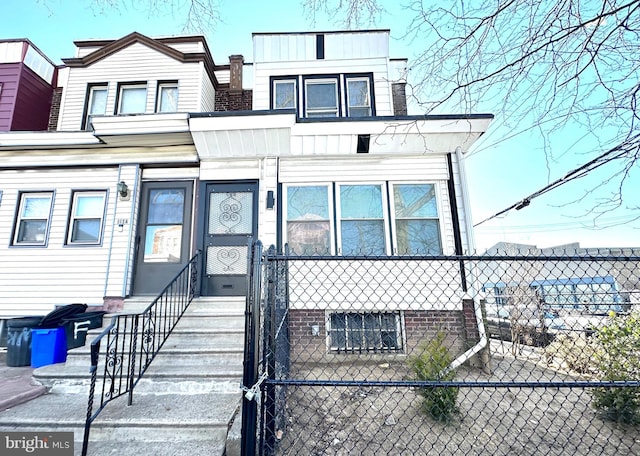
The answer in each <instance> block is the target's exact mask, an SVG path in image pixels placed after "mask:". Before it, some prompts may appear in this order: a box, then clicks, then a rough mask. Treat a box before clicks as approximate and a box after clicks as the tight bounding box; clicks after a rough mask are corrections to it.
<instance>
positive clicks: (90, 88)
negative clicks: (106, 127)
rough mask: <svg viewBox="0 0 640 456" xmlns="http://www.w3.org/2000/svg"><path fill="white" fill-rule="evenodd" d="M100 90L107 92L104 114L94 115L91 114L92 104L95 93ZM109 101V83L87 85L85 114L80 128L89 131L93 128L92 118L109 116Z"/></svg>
mask: <svg viewBox="0 0 640 456" xmlns="http://www.w3.org/2000/svg"><path fill="white" fill-rule="evenodd" d="M98 90H99V91H105V92H106V101H105V106H104V112H103V113H101V114H93V113H91V104H92V101H93V99H94V93H95V92H96V91H98ZM108 99H109V83H107V82H95V83H90V84H87V93H86V95H85V101H84V113H83V115H82V125H81V126H80V127H81V130H89V129H90V128H91V117H93V116H104V115H106V114H107V105H108V103H107V102H108Z"/></svg>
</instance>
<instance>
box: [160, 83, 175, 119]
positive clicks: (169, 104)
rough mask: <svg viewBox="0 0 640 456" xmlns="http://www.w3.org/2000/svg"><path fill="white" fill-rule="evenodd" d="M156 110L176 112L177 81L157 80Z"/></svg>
mask: <svg viewBox="0 0 640 456" xmlns="http://www.w3.org/2000/svg"><path fill="white" fill-rule="evenodd" d="M156 112H178V82H177V81H171V82H159V83H158V100H157V103H156Z"/></svg>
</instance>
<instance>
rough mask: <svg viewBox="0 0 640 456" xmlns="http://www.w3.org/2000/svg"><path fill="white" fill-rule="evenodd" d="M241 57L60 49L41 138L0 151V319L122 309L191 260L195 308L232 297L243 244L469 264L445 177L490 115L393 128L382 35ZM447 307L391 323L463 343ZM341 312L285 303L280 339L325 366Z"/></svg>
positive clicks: (262, 45) (148, 48) (401, 107)
mask: <svg viewBox="0 0 640 456" xmlns="http://www.w3.org/2000/svg"><path fill="white" fill-rule="evenodd" d="M253 43H254V61H253V62H251V63H246V62H244V59H243V57H242V56H238V55H233V56H231V57H230V58H229V63H228V64H224V65H219V64H216V63H214V62H213V59H212V57H211V53H210V52H209V48H208V45H207V43H206V41H205V39H204V38H203V37H200V36H186V37H168V38H156V39H154V38H149V37H146V36H144V35H141V34H138V33H132V34H130V35H127V36H125V37H123V38H121V39H117V40H90V41H78V42H76V43H75V44H76V46H77V54H76V56H75V57H73V58H68V59H63V62H64V66H63V68H61V69H60V71H59V83H58V85H57V87H56V94H57V95H58V96H59V97H58V98H56V101H55V102H54V105H55V106H58V104H57V103H58V100H59V110H58V111H56V110H55V109H54V110H53V112H52V115H51V119H52V121H53V120H55V119H57V125H56V129H55V130H56V131H49V132H47V131H41V132H32V133H28V134H27V133H25V134H23V135H18V136H14V135H12V136H8V135H6V134H0V182H1V188H0V190H1V191H3V193H4V195H3V199H2V203H1V205H0V255H2V256H3V257H5V258H11V260H10V261H2V262H0V289H2V294H1V295H0V318H2V317H6V316H12V315H13V316H18V315H30V314H34V313H45V312H47V311H49V310H50V309H51V308H52V307H53V306H55V305H59V304H66V303H69V302H87V303H88V304H90V305H95V306H102V305H105V306H106V307H108V308H110V309H121V308H123V306H125V309H126V304H125V299H126V298H127V297H130V296H145V295H148V296H152V295H154V294H155V293H157V292H158V291H160V290H161V289H162V288H163V287H164V286H165V285H166V284H167V282H168V281H169V280H170V278H171V277H172V276H173V275H174V274H175V273H176V271H178V270H179V269H180V268H181V267H182V266H183V265H184V264H185V262H187V261H188V260H189V258H191V257H192V255H193V254H194V252H195V251H196V250H198V249H200V250H202V251H203V255H204V264H203V267H202V268H201V269H202V274H201V277H200V279H201V280H200V283H201V287H200V290H199V291H200V293H201V294H202V295H213V296H225V295H244V294H245V293H246V274H247V262H246V258H247V252H248V248H249V245H250V243H251V241H252V240H255V239H260V240H261V241H262V242H263V243H264V244H265V245H271V244H273V245H276V246H277V247H278V248H280V249H282V248H283V246H284V245H285V244H287V245H288V246H289V247H290V248H291V249H292V250H293V251H294V252H299V253H302V252H304V251H309V250H310V249H311V250H315V251H322V252H325V253H328V254H330V255H342V256H349V255H352V254H354V253H362V252H366V253H371V254H374V255H390V254H398V253H400V254H402V253H403V252H407V251H411V252H415V253H422V254H454V253H461V252H463V251H470V250H473V245H472V240H471V235H470V230H471V226H470V217H469V215H468V199H467V195H466V194H465V192H466V189H465V185H466V184H465V177H464V169H463V166H462V164H461V160H460V159H461V157H462V154H463V153H464V152H465V151H467V150H468V149H469V147H471V145H472V144H473V143H474V142H475V141H476V140H477V139H478V137H479V136H480V135H482V134H483V133H484V132H485V130H486V129H487V127H488V125H489V123H490V122H491V120H492V118H493V116H492V115H490V114H477V115H458V114H452V115H427V116H409V115H407V101H406V95H405V90H404V86H405V84H406V81H405V74H406V71H407V61H406V59H391V58H390V56H389V31H388V30H370V31H345V32H324V33H317V32H304V33H258V34H254V35H253ZM60 91H61V93H60ZM46 128H47V127H46V125H45V126H43V127H42V130H46ZM365 201H366V202H367V204H362V203H363V202H365ZM408 225H411V226H416V227H419V229H418V230H417V231H416V230H415V229H411V230H409V229H407V228H406V227H407V226H408ZM363 230H364V231H363ZM362 232H366V236H361V235H359V234H358V233H362ZM416 232H418V233H419V234H417V235H416V234H415V233H416ZM168 233H170V236H168ZM168 241H170V242H171V246H170V251H169V250H167V252H163V251H162V248H161V246H162V245H166V244H167V242H168ZM176 242H177V243H178V245H174V244H175V243H176ZM167 249H169V247H167ZM165 253H167V254H166V255H165ZM334 285H335V286H339V283H338V284H334ZM428 288H429V287H426V289H425V291H424V293H428ZM455 296H458V297H455ZM451 297H454V298H455V299H450V300H448V302H447V303H444V304H443V303H436V302H434V301H433V298H429V299H425V300H423V301H422V302H421V306H420V307H419V308H414V307H411V305H408V306H407V307H404V308H402V309H400V308H398V310H397V313H395V314H394V315H399V316H400V317H401V318H399V319H398V320H397V322H396V323H397V324H403V325H406V327H407V328H406V330H407V331H414V330H415V331H414V332H421V331H423V330H424V328H425V327H426V326H429V324H432V323H433V324H436V326H437V325H438V322H444V323H445V324H446V325H447V327H450V328H451V329H452V331H454V330H455V331H458V332H460V333H462V332H464V331H465V325H466V326H469V325H468V324H467V322H466V320H465V318H464V315H465V312H466V313H469V312H472V313H471V315H473V303H471V304H470V307H469V306H468V307H469V309H470V310H469V309H466V311H465V312H463V304H462V299H461V298H459V294H456V293H452V295H451ZM380 304H381V305H382V304H385V303H380ZM387 304H388V303H387ZM340 306H341V304H340V303H339V302H332V303H331V305H329V303H327V306H326V308H325V309H322V308H316V309H315V310H313V312H316V313H317V315H316V314H313V315H310V314H309V312H310V311H309V310H308V309H305V304H304V303H303V302H292V303H291V322H292V325H293V324H294V322H296V321H300V322H301V325H303V324H304V325H308V324H309V319H312V320H313V321H319V322H320V323H321V324H323V325H325V326H323V329H322V331H321V334H320V337H321V338H324V339H323V340H327V341H328V342H326V343H325V344H324V345H322V344H321V345H320V347H321V349H327V350H331V349H332V346H333V345H332V344H333V342H331V336H330V334H331V331H332V328H330V327H327V326H326V325H328V326H331V325H332V322H334V323H333V324H335V322H336V321H338V320H339V318H340V315H339V314H340V311H341V307H340ZM330 309H331V310H330ZM351 310H353V309H351ZM374 310H375V309H374ZM427 312H431V313H427ZM334 314H335V315H334ZM434 322H435V323H434ZM473 325H475V322H473V324H472V325H471V327H472V328H473ZM412 328H413V329H412ZM291 330H292V331H295V327H294V326H292V328H291ZM403 333H404V331H403ZM407 337H408V338H411V334H409V335H408V336H407ZM322 347H325V348H322Z"/></svg>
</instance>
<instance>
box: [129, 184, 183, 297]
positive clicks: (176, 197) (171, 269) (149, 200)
mask: <svg viewBox="0 0 640 456" xmlns="http://www.w3.org/2000/svg"><path fill="white" fill-rule="evenodd" d="M192 197H193V183H192V182H145V183H143V184H142V198H141V204H140V218H139V222H138V233H137V237H136V269H135V275H134V281H133V293H134V294H136V295H148V294H157V293H159V292H161V291H162V290H163V289H164V287H165V286H167V284H168V283H169V281H171V279H173V277H174V276H175V275H176V274H177V273H178V272H180V270H181V269H182V268H183V267H184V265H185V264H186V263H187V262H188V261H189V251H190V249H189V246H190V239H191V206H192Z"/></svg>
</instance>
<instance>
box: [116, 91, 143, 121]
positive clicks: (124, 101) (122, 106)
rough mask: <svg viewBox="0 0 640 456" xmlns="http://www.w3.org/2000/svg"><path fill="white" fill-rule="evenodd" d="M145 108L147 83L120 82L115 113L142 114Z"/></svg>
mask: <svg viewBox="0 0 640 456" xmlns="http://www.w3.org/2000/svg"><path fill="white" fill-rule="evenodd" d="M146 108H147V84H145V83H140V84H122V85H120V86H119V88H118V103H117V110H116V114H142V113H144V112H145V111H146Z"/></svg>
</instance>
